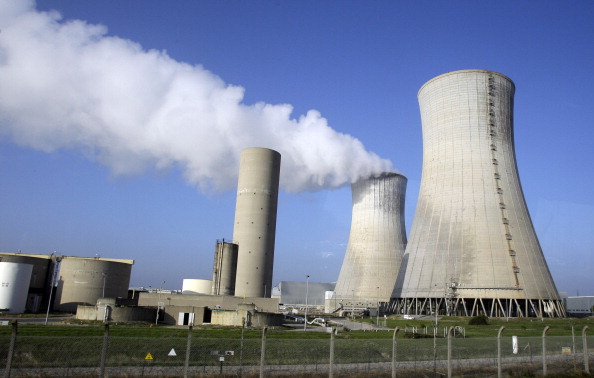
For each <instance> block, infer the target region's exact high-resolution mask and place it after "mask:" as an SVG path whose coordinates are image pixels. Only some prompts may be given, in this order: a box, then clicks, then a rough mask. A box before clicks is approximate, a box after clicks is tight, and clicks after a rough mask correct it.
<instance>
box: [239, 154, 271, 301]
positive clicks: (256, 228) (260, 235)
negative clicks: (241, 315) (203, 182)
mask: <svg viewBox="0 0 594 378" xmlns="http://www.w3.org/2000/svg"><path fill="white" fill-rule="evenodd" d="M280 164H281V155H280V154H279V153H278V152H276V151H274V150H270V149H267V148H257V147H252V148H246V149H244V150H243V151H241V156H240V162H239V178H238V183H237V202H236V205H235V222H234V224H233V241H234V243H237V245H238V246H239V250H238V255H237V271H236V278H235V295H236V296H238V297H270V292H271V291H272V270H273V269H272V268H273V264H274V243H275V236H276V211H277V204H278V187H279V177H280Z"/></svg>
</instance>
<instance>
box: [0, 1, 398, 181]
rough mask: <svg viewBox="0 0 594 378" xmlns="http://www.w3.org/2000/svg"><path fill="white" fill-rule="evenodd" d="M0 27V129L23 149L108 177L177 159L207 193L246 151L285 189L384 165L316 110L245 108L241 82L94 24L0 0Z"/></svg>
mask: <svg viewBox="0 0 594 378" xmlns="http://www.w3.org/2000/svg"><path fill="white" fill-rule="evenodd" d="M0 28H1V32H0V136H4V137H8V138H11V139H12V140H13V141H14V142H16V143H18V144H19V145H21V146H27V147H31V148H35V149H39V150H42V151H46V152H51V151H55V150H58V149H74V150H78V151H82V152H83V153H84V154H85V155H86V156H87V157H89V158H91V159H93V160H96V161H99V162H101V163H102V164H105V165H106V166H108V167H109V168H110V169H111V171H112V172H113V173H115V174H132V173H140V172H143V171H144V170H146V169H167V168H171V167H178V168H180V169H181V171H183V174H184V176H185V177H186V178H187V180H188V181H189V182H191V183H193V184H194V185H196V186H199V187H201V188H202V189H215V190H221V189H228V188H232V187H234V186H235V185H236V183H237V170H238V164H239V153H240V152H241V150H242V149H243V148H246V147H268V148H272V149H275V150H277V151H279V152H280V153H281V154H282V168H281V171H282V173H281V186H282V187H283V188H284V189H285V190H287V191H292V192H295V191H301V190H319V189H322V188H335V187H339V186H341V185H344V184H348V183H351V182H354V181H356V180H357V179H358V178H360V177H365V176H368V175H371V174H374V173H379V172H384V171H392V170H393V168H392V165H391V163H390V162H389V161H388V160H385V159H381V158H379V157H378V156H377V155H376V154H374V153H371V152H368V151H366V149H365V147H364V146H363V144H362V143H361V142H360V141H359V140H357V139H356V138H353V137H352V136H350V135H346V134H342V133H339V132H337V131H335V130H333V129H332V128H330V127H329V126H328V123H327V121H326V119H324V118H323V117H322V116H321V115H320V114H319V112H317V111H315V110H310V111H308V112H307V114H305V115H303V116H300V117H299V118H298V119H294V118H291V113H292V110H293V109H292V107H291V106H290V105H287V104H280V105H271V104H265V103H257V104H254V105H246V104H243V103H242V100H243V94H244V89H243V88H241V87H238V86H232V85H227V84H225V83H224V82H223V81H222V80H221V79H220V78H219V77H217V76H216V75H214V74H213V73H211V72H209V71H207V70H206V69H204V68H202V67H201V66H196V65H190V64H186V63H183V62H178V61H175V60H173V59H172V58H171V57H169V56H168V55H167V54H166V53H164V52H161V51H155V50H148V51H147V50H144V49H143V48H142V47H141V46H140V45H138V44H137V43H135V42H132V41H129V40H126V39H122V38H117V37H112V36H108V35H107V29H106V28H105V27H104V26H101V25H90V24H87V23H86V22H84V21H80V20H72V21H64V20H62V19H61V16H60V14H59V13H57V12H49V13H48V12H39V11H37V10H35V3H34V2H33V1H13V0H0Z"/></svg>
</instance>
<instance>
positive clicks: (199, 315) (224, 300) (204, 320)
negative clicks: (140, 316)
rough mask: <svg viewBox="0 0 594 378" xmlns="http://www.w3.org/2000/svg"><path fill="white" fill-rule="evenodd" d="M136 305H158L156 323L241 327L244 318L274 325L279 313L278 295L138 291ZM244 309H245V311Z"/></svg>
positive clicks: (249, 322)
mask: <svg viewBox="0 0 594 378" xmlns="http://www.w3.org/2000/svg"><path fill="white" fill-rule="evenodd" d="M138 306H139V307H153V308H156V307H158V309H159V322H162V323H164V324H172V325H173V324H176V325H199V324H213V325H214V324H216V325H234V326H241V325H242V318H245V319H246V320H245V321H246V326H254V327H260V326H265V325H268V326H269V325H277V324H279V322H282V314H280V313H279V311H278V298H260V297H258V298H242V297H233V296H217V295H202V294H194V295H192V294H173V293H159V292H156V293H139V297H138ZM246 311H249V314H248V313H247V312H246ZM265 314H267V315H265ZM277 316H278V317H280V320H278V319H277Z"/></svg>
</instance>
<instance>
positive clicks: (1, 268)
mask: <svg viewBox="0 0 594 378" xmlns="http://www.w3.org/2000/svg"><path fill="white" fill-rule="evenodd" d="M32 271H33V265H31V264H19V263H12V262H0V311H1V312H6V313H9V314H22V313H23V312H25V306H26V304H27V295H28V293H29V283H30V281H31V272H32Z"/></svg>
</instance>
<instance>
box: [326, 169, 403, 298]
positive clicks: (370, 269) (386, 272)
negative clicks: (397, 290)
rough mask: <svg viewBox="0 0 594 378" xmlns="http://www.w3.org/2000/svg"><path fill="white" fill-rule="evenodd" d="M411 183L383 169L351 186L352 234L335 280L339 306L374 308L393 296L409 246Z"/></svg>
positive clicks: (335, 295) (335, 296)
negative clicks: (407, 226)
mask: <svg viewBox="0 0 594 378" xmlns="http://www.w3.org/2000/svg"><path fill="white" fill-rule="evenodd" d="M406 181H407V180H406V177H404V176H402V175H400V174H396V173H384V174H382V175H380V176H378V177H370V178H367V179H362V180H359V181H357V182H356V183H354V184H353V185H352V186H351V188H352V195H353V213H352V219H351V233H350V236H349V243H348V246H347V251H346V254H345V257H344V261H343V263H342V268H341V270H340V275H339V276H338V281H337V282H336V288H335V294H334V299H333V302H335V303H336V307H341V306H342V307H343V308H346V309H348V308H365V307H375V306H377V304H378V302H388V301H389V300H390V296H391V294H392V290H393V289H394V285H395V283H396V277H397V275H398V270H399V268H400V263H401V260H402V254H403V253H404V248H405V246H406V231H405V227H404V196H405V192H406Z"/></svg>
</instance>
